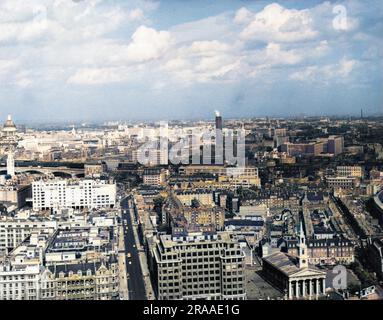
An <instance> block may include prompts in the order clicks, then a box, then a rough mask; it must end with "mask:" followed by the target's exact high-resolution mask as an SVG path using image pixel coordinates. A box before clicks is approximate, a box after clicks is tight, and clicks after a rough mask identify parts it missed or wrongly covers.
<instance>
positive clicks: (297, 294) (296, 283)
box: [295, 281, 299, 298]
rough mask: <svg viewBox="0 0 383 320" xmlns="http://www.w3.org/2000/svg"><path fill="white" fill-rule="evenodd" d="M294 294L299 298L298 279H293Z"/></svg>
mask: <svg viewBox="0 0 383 320" xmlns="http://www.w3.org/2000/svg"><path fill="white" fill-rule="evenodd" d="M295 296H296V297H297V298H299V281H295Z"/></svg>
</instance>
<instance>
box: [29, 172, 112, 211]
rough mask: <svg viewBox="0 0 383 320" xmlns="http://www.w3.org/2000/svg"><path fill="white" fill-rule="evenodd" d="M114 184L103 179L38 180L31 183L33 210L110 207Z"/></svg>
mask: <svg viewBox="0 0 383 320" xmlns="http://www.w3.org/2000/svg"><path fill="white" fill-rule="evenodd" d="M116 191H117V190H116V184H114V183H113V184H112V183H108V182H106V181H103V180H91V179H85V180H66V179H53V180H39V181H34V182H33V183H32V201H33V209H34V210H45V209H52V208H76V209H83V208H88V209H93V208H112V207H114V206H115V204H116Z"/></svg>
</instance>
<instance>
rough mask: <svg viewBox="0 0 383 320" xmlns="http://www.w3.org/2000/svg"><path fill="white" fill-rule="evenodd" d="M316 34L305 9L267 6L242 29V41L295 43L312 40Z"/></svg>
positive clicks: (275, 5) (309, 15)
mask: <svg viewBox="0 0 383 320" xmlns="http://www.w3.org/2000/svg"><path fill="white" fill-rule="evenodd" d="M316 36H318V32H317V31H315V30H313V29H312V17H311V14H310V11H309V10H307V9H304V10H296V9H291V10H290V9H285V8H283V7H282V6H280V5H279V4H276V3H273V4H270V5H267V6H266V7H265V8H264V9H263V10H262V11H260V12H258V13H256V14H255V16H254V18H253V19H252V20H251V22H250V23H249V24H248V25H247V26H246V27H245V28H244V29H243V31H242V33H241V38H242V39H244V40H260V41H266V42H269V41H277V42H295V41H303V40H307V39H314V38H315V37H316Z"/></svg>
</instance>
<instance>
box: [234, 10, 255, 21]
mask: <svg viewBox="0 0 383 320" xmlns="http://www.w3.org/2000/svg"><path fill="white" fill-rule="evenodd" d="M252 17H253V13H252V12H251V11H250V10H248V9H247V8H245V7H242V8H241V9H239V10H238V11H237V12H236V13H235V17H234V22H235V23H237V24H245V23H249V22H250V21H251V19H252Z"/></svg>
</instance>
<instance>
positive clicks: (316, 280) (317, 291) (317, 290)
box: [315, 278, 319, 297]
mask: <svg viewBox="0 0 383 320" xmlns="http://www.w3.org/2000/svg"><path fill="white" fill-rule="evenodd" d="M315 282H316V291H315V293H316V295H317V297H318V296H319V279H318V278H317V279H315Z"/></svg>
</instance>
